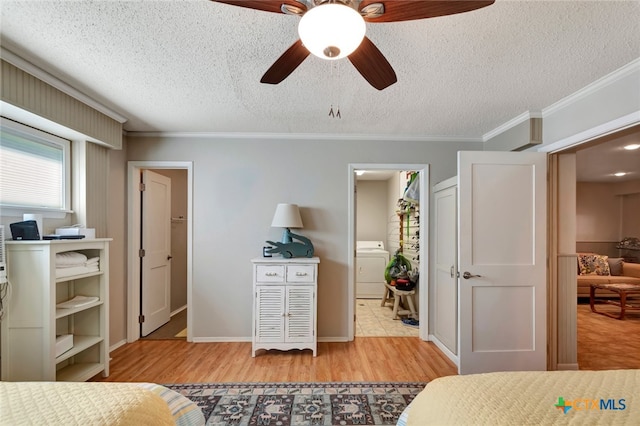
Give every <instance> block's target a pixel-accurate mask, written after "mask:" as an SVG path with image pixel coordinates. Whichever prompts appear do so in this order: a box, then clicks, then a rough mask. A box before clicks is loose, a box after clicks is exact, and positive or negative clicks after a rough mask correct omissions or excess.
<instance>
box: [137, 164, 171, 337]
mask: <svg viewBox="0 0 640 426" xmlns="http://www.w3.org/2000/svg"><path fill="white" fill-rule="evenodd" d="M141 246H142V252H143V253H144V255H143V256H142V258H141V264H142V268H141V269H142V272H141V275H142V276H141V279H140V282H141V294H140V299H141V300H140V305H141V306H140V309H141V314H142V321H141V327H140V333H141V335H142V336H147V335H149V334H150V333H151V332H153V331H154V330H156V329H158V328H159V327H160V326H162V325H164V324H166V323H168V322H169V320H170V319H171V179H169V178H168V177H166V176H162V175H161V174H158V173H155V172H152V171H151V170H143V171H142V245H141Z"/></svg>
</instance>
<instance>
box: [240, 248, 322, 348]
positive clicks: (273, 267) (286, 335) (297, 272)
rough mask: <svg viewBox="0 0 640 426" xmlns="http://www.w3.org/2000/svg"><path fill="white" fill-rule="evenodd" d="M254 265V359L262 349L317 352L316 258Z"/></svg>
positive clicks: (261, 260)
mask: <svg viewBox="0 0 640 426" xmlns="http://www.w3.org/2000/svg"><path fill="white" fill-rule="evenodd" d="M251 263H252V264H253V334H252V342H253V345H252V351H251V356H252V357H255V356H256V352H257V351H258V350H259V349H279V350H290V349H311V350H312V351H313V356H316V351H317V325H318V321H317V293H318V264H319V263H320V259H319V258H317V257H311V258H307V257H301V258H291V259H285V258H283V257H271V258H270V257H259V258H255V259H251Z"/></svg>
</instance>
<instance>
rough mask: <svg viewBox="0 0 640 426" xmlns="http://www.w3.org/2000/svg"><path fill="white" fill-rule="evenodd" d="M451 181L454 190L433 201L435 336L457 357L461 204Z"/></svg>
mask: <svg viewBox="0 0 640 426" xmlns="http://www.w3.org/2000/svg"><path fill="white" fill-rule="evenodd" d="M452 179H453V180H454V181H453V186H451V185H449V186H448V187H446V188H444V189H441V190H436V192H435V193H434V197H433V199H434V215H435V217H434V222H435V226H434V233H435V236H434V240H435V255H434V256H435V259H434V260H435V267H436V272H435V282H434V288H433V296H434V299H435V303H434V304H433V309H434V315H433V321H434V324H433V334H434V337H435V339H434V340H435V342H436V344H438V346H440V345H443V346H444V347H446V348H447V349H448V350H449V352H450V353H451V354H452V355H454V356H455V355H457V353H458V347H457V343H458V278H457V271H458V262H457V258H458V235H457V231H456V230H457V222H458V213H457V208H456V206H457V203H458V201H457V190H456V186H455V178H452ZM434 189H436V188H434ZM453 361H456V362H457V359H454V360H453Z"/></svg>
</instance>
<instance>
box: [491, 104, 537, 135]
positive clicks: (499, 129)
mask: <svg viewBox="0 0 640 426" xmlns="http://www.w3.org/2000/svg"><path fill="white" fill-rule="evenodd" d="M532 118H542V113H540V112H532V111H527V112H523V113H522V114H520V115H519V116H517V117H514V118H512V119H511V120H509V121H507V122H506V123H504V124H502V125H500V126H498V127H496V128H495V129H493V130H491V131H490V132H487V133H485V134H484V135H482V142H487V141H489V140H491V139H492V138H495V137H496V136H498V135H499V134H501V133H504V132H506V131H507V130H509V129H511V128H513V127H516V126H517V125H518V124H520V123H523V122H525V121H527V120H530V119H532Z"/></svg>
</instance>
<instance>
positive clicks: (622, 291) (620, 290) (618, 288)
mask: <svg viewBox="0 0 640 426" xmlns="http://www.w3.org/2000/svg"><path fill="white" fill-rule="evenodd" d="M596 289H601V290H608V291H612V292H614V293H617V294H618V295H619V296H620V301H619V302H617V301H615V300H598V299H596ZM628 293H640V284H626V283H620V284H591V288H590V289H589V304H590V305H591V311H592V312H595V313H596V314H601V315H606V316H608V317H611V318H616V319H620V320H621V319H624V313H625V311H632V310H633V311H637V310H640V305H631V304H627V294H628ZM596 301H599V302H602V303H606V304H609V305H614V306H619V307H620V314H619V315H618V316H616V315H613V314H610V313H608V312H598V311H596V308H595V304H596Z"/></svg>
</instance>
